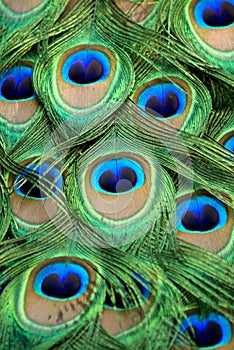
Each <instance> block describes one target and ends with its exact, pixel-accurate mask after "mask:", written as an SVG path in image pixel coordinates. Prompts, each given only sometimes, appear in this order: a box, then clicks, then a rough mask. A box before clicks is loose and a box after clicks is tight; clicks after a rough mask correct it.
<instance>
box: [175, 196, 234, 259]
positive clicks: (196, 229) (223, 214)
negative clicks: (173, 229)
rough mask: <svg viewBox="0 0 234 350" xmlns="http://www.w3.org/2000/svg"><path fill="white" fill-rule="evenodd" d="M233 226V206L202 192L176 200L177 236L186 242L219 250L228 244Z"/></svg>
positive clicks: (211, 249)
mask: <svg viewBox="0 0 234 350" xmlns="http://www.w3.org/2000/svg"><path fill="white" fill-rule="evenodd" d="M232 225H233V215H232V209H231V208H230V207H228V206H227V205H226V204H224V203H222V202H221V201H220V200H219V199H217V198H216V197H214V196H212V195H210V194H209V193H206V192H205V191H202V190H201V191H196V192H194V193H192V194H191V195H188V194H187V195H185V196H183V197H181V198H179V199H178V201H177V235H178V237H179V238H181V239H183V240H185V241H188V242H190V243H193V244H195V245H198V246H201V247H203V248H206V249H208V250H210V251H213V252H214V253H218V252H220V251H222V250H223V249H224V250H225V248H227V246H228V245H229V244H231V237H232ZM214 242H216V244H214Z"/></svg>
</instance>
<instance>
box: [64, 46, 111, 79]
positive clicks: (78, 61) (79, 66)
mask: <svg viewBox="0 0 234 350" xmlns="http://www.w3.org/2000/svg"><path fill="white" fill-rule="evenodd" d="M110 68H111V66H110V61H109V59H108V57H107V56H106V55H105V54H104V53H102V52H100V51H97V50H90V49H88V48H87V49H86V50H81V51H78V52H76V53H73V54H71V55H70V56H69V57H68V58H67V59H66V61H65V62H64V64H63V68H62V76H63V78H64V80H65V81H66V82H68V83H70V84H78V85H87V84H95V83H97V82H101V81H105V80H106V79H107V78H108V76H109V74H110Z"/></svg>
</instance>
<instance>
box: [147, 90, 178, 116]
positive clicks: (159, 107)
mask: <svg viewBox="0 0 234 350" xmlns="http://www.w3.org/2000/svg"><path fill="white" fill-rule="evenodd" d="M178 106H179V101H178V98H177V96H176V95H175V94H173V93H172V92H169V93H168V94H167V95H166V98H165V99H164V100H163V101H160V99H159V98H158V96H156V95H153V96H151V97H150V98H149V99H148V101H147V103H146V106H145V109H146V111H147V112H148V113H150V114H152V115H154V116H157V117H164V118H168V117H171V116H172V115H174V114H176V112H177V110H178Z"/></svg>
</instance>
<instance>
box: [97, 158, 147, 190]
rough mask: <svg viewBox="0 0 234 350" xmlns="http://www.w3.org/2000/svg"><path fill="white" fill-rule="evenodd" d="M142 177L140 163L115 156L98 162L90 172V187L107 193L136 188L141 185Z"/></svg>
mask: <svg viewBox="0 0 234 350" xmlns="http://www.w3.org/2000/svg"><path fill="white" fill-rule="evenodd" d="M144 179H145V175H144V172H143V169H142V167H141V166H140V164H138V163H137V162H135V161H134V160H132V159H128V158H115V159H110V160H107V161H104V162H103V163H99V164H98V165H97V166H96V167H95V168H94V169H93V172H92V174H91V184H92V187H93V188H94V189H95V190H97V191H100V192H104V193H109V194H110V193H111V194H115V193H116V194H120V193H125V192H129V191H134V190H137V189H138V188H141V187H142V186H143V184H144Z"/></svg>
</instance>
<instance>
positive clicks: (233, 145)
mask: <svg viewBox="0 0 234 350" xmlns="http://www.w3.org/2000/svg"><path fill="white" fill-rule="evenodd" d="M224 147H226V148H227V149H228V150H229V151H231V152H234V136H231V137H230V138H229V139H228V140H227V141H226V142H225V143H224Z"/></svg>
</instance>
